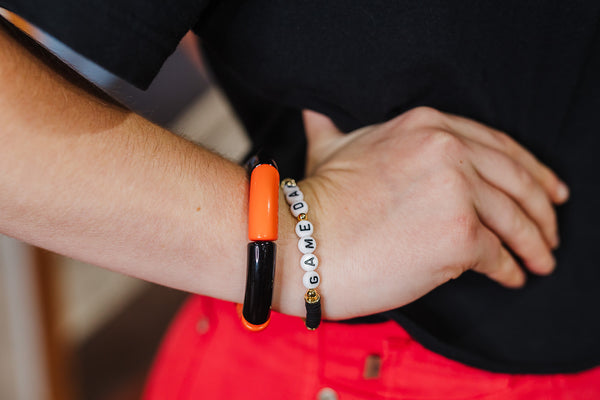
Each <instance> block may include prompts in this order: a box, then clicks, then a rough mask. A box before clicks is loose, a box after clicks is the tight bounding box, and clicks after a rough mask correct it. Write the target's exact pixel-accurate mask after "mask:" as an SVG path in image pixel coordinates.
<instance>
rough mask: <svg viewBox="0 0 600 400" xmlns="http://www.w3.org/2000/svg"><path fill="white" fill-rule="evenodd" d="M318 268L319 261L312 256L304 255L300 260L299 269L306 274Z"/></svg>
mask: <svg viewBox="0 0 600 400" xmlns="http://www.w3.org/2000/svg"><path fill="white" fill-rule="evenodd" d="M318 266H319V259H318V258H317V256H315V255H314V254H305V255H303V256H302V258H301V259H300V267H302V269H303V270H305V271H306V272H308V271H314V270H315V269H316V268H317V267H318Z"/></svg>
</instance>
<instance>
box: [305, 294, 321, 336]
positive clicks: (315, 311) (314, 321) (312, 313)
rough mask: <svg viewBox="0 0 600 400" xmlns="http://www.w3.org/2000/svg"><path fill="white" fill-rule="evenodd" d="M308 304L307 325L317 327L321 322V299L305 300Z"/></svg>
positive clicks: (309, 327) (310, 327)
mask: <svg viewBox="0 0 600 400" xmlns="http://www.w3.org/2000/svg"><path fill="white" fill-rule="evenodd" d="M304 305H305V306H306V321H305V324H306V327H307V328H308V329H317V328H318V327H319V325H320V324H321V299H319V300H318V301H316V302H315V303H309V302H308V301H306V300H305V301H304Z"/></svg>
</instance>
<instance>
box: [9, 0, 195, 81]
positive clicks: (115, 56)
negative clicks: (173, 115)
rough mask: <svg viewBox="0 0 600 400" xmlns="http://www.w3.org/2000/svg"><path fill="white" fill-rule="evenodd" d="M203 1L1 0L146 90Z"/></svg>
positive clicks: (186, 30) (56, 36)
mask: <svg viewBox="0 0 600 400" xmlns="http://www.w3.org/2000/svg"><path fill="white" fill-rule="evenodd" d="M204 3H205V2H204V1H202V0H177V1H164V2H162V1H146V0H125V1H124V0H85V1H81V0H60V1H50V0H27V1H20V0H0V7H2V8H5V9H7V10H9V11H12V12H14V13H16V14H18V15H19V16H21V17H22V18H24V19H26V20H28V21H29V22H31V23H33V24H35V25H36V26H37V27H38V28H40V29H42V30H44V31H46V32H47V33H49V34H51V35H52V36H54V37H55V38H57V39H58V40H60V41H62V42H63V43H65V44H67V45H68V46H69V47H71V48H72V49H73V50H75V51H76V52H78V53H80V54H81V55H83V56H85V57H87V58H89V59H90V60H92V61H94V62H96V63H97V64H99V65H101V66H102V67H104V68H106V69H107V70H108V71H110V72H112V73H114V74H115V75H117V76H119V77H120V78H123V79H125V80H127V81H129V82H130V83H132V84H133V85H135V86H137V87H138V88H140V89H146V88H147V87H148V86H149V85H150V82H152V79H153V78H154V76H156V74H157V73H158V71H159V70H160V67H161V66H162V64H163V63H164V61H165V60H166V59H167V57H168V56H169V55H170V54H171V53H173V51H174V50H175V48H176V46H177V44H178V43H179V41H180V40H181V38H182V37H183V36H184V35H185V34H186V33H187V32H188V31H189V30H190V29H191V27H192V26H193V25H194V24H195V23H197V21H198V17H199V15H200V13H201V11H202V10H203V8H204V7H205V4H204Z"/></svg>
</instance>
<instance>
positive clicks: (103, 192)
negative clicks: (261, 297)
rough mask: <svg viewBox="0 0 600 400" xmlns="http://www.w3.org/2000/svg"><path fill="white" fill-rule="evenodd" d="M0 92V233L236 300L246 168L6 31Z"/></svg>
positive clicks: (240, 286)
mask: <svg viewBox="0 0 600 400" xmlns="http://www.w3.org/2000/svg"><path fill="white" fill-rule="evenodd" d="M0 85H1V87H2V90H1V91H0V126H1V127H2V128H1V129H0V170H1V171H2V174H0V193H2V196H1V197H0V230H1V231H2V232H3V233H5V234H7V235H10V236H13V237H16V238H19V239H22V240H24V241H26V242H29V243H32V244H35V245H38V246H41V247H44V248H47V249H50V250H53V251H56V252H59V253H61V254H65V255H68V256H71V257H74V258H77V259H81V260H84V261H87V262H90V263H93V264H96V265H99V266H103V267H106V268H110V269H113V270H117V271H120V272H123V273H126V274H129V275H133V276H137V277H141V278H143V279H147V280H151V281H155V282H159V283H161V284H165V285H168V286H172V287H176V288H179V289H183V290H188V291H192V292H196V293H202V294H206V295H210V296H214V297H218V298H222V299H227V300H232V301H241V300H242V297H243V293H244V282H245V258H246V252H245V244H246V243H247V238H246V223H247V222H246V201H247V180H246V175H245V172H244V170H243V169H242V168H241V167H239V166H237V165H235V164H234V163H231V162H229V161H227V160H224V159H223V158H221V157H219V156H217V155H215V154H212V153H210V152H208V151H206V150H204V149H202V148H200V147H198V146H195V145H193V144H191V143H189V142H187V141H185V140H183V139H181V138H179V137H177V136H175V135H173V134H171V133H169V132H168V131H166V130H164V129H162V128H160V127H158V126H156V125H153V124H151V123H150V122H148V121H146V120H144V119H143V118H141V117H139V116H137V115H135V114H133V113H131V112H128V111H126V110H124V109H121V108H119V107H116V106H114V105H111V104H107V103H106V102H104V101H102V100H100V99H98V98H97V97H95V96H92V95H90V94H89V93H87V92H86V91H84V90H82V89H80V88H79V87H77V86H75V85H72V84H70V83H69V82H67V81H66V80H65V79H63V78H62V77H61V76H60V75H58V74H56V73H55V72H54V71H52V70H51V69H50V68H48V67H47V66H45V65H44V64H42V63H40V62H39V61H38V60H37V59H36V58H35V57H33V56H32V55H31V54H29V53H28V52H27V50H25V49H24V48H22V47H21V46H20V45H19V44H18V43H16V42H15V41H14V40H13V39H12V38H11V37H9V36H8V35H6V34H5V32H3V31H1V30H0ZM276 302H277V304H276V306H277V307H280V303H281V300H280V298H279V296H276ZM280 308H281V307H280Z"/></svg>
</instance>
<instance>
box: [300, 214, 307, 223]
mask: <svg viewBox="0 0 600 400" xmlns="http://www.w3.org/2000/svg"><path fill="white" fill-rule="evenodd" d="M306 218H307V217H306V213H302V214H299V215H298V221H304V220H305V219H306Z"/></svg>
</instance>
